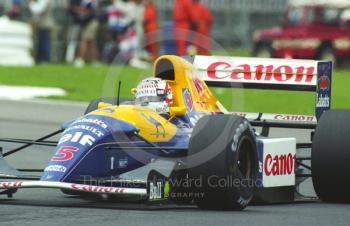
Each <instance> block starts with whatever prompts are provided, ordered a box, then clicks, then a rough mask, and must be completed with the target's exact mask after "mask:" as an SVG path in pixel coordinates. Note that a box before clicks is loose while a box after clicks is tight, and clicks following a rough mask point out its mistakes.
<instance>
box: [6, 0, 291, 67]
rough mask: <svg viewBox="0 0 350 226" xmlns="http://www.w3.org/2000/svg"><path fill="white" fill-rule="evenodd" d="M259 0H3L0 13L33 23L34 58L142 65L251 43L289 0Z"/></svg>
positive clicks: (40, 59) (48, 60)
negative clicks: (162, 57)
mask: <svg viewBox="0 0 350 226" xmlns="http://www.w3.org/2000/svg"><path fill="white" fill-rule="evenodd" d="M263 2H264V4H262V1H260V0H166V1H164V0H1V1H0V15H2V16H3V17H7V18H9V19H10V20H11V21H16V22H18V21H21V22H24V23H28V24H30V25H31V27H32V28H33V34H34V35H33V36H34V41H33V48H32V55H33V56H34V58H35V61H36V62H37V63H51V62H54V63H62V62H66V63H71V64H74V65H76V66H83V65H85V64H86V63H91V64H100V63H101V62H103V63H113V61H114V60H116V59H117V60H118V62H127V63H130V64H132V65H134V66H137V67H147V66H148V62H149V61H151V60H152V59H154V58H155V57H157V56H158V55H159V54H165V53H167V54H177V55H185V54H188V53H191V54H203V55H209V54H211V48H212V45H211V42H210V40H212V39H213V40H215V41H216V42H217V43H219V44H220V45H221V46H223V47H224V48H228V49H232V48H249V44H250V38H251V34H252V32H253V31H254V30H255V29H256V28H262V27H269V26H271V25H274V24H276V17H279V16H280V15H281V14H282V12H283V10H284V9H285V7H286V3H287V0H265V1H263ZM262 18H264V19H262ZM277 22H278V21H277ZM191 31H195V32H191ZM169 37H170V38H169ZM162 39H163V41H161V42H158V41H159V40H162ZM164 39H165V40H164ZM171 39H176V41H175V40H171ZM157 40H158V41H157ZM0 41H1V39H0ZM0 45H1V43H0ZM0 54H1V50H0Z"/></svg>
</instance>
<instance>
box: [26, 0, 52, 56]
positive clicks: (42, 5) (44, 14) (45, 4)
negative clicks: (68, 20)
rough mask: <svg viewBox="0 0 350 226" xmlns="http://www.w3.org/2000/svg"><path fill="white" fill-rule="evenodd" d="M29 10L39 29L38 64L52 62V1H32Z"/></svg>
mask: <svg viewBox="0 0 350 226" xmlns="http://www.w3.org/2000/svg"><path fill="white" fill-rule="evenodd" d="M29 10H30V12H31V13H32V15H33V21H34V23H35V26H36V29H37V50H36V61H37V63H49V62H51V34H50V33H51V29H52V28H53V26H54V20H53V15H52V0H30V1H29Z"/></svg>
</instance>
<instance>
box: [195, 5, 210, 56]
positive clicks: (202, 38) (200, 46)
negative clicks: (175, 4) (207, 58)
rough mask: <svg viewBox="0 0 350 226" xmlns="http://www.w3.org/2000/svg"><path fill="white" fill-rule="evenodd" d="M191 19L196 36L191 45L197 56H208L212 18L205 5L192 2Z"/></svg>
mask: <svg viewBox="0 0 350 226" xmlns="http://www.w3.org/2000/svg"><path fill="white" fill-rule="evenodd" d="M192 7H193V9H192V12H193V17H194V23H195V27H196V34H195V35H194V37H193V44H194V46H195V47H196V50H197V53H198V54H199V55H210V49H211V41H210V32H211V27H212V24H213V16H212V13H211V12H210V9H209V8H208V7H207V5H206V4H205V3H203V2H201V0H193V6H192Z"/></svg>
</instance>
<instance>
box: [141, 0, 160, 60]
mask: <svg viewBox="0 0 350 226" xmlns="http://www.w3.org/2000/svg"><path fill="white" fill-rule="evenodd" d="M144 3H145V15H144V30H145V34H146V36H145V44H146V46H145V48H146V50H147V51H148V53H149V54H150V55H151V57H152V58H153V59H155V58H157V57H158V45H157V39H158V34H157V30H158V24H157V9H156V7H155V5H154V2H153V0H145V1H144Z"/></svg>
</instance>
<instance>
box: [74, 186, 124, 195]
mask: <svg viewBox="0 0 350 226" xmlns="http://www.w3.org/2000/svg"><path fill="white" fill-rule="evenodd" d="M71 188H72V189H75V190H80V191H89V192H101V193H123V192H124V190H125V189H124V188H113V187H100V186H92V185H82V184H72V185H71Z"/></svg>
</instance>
